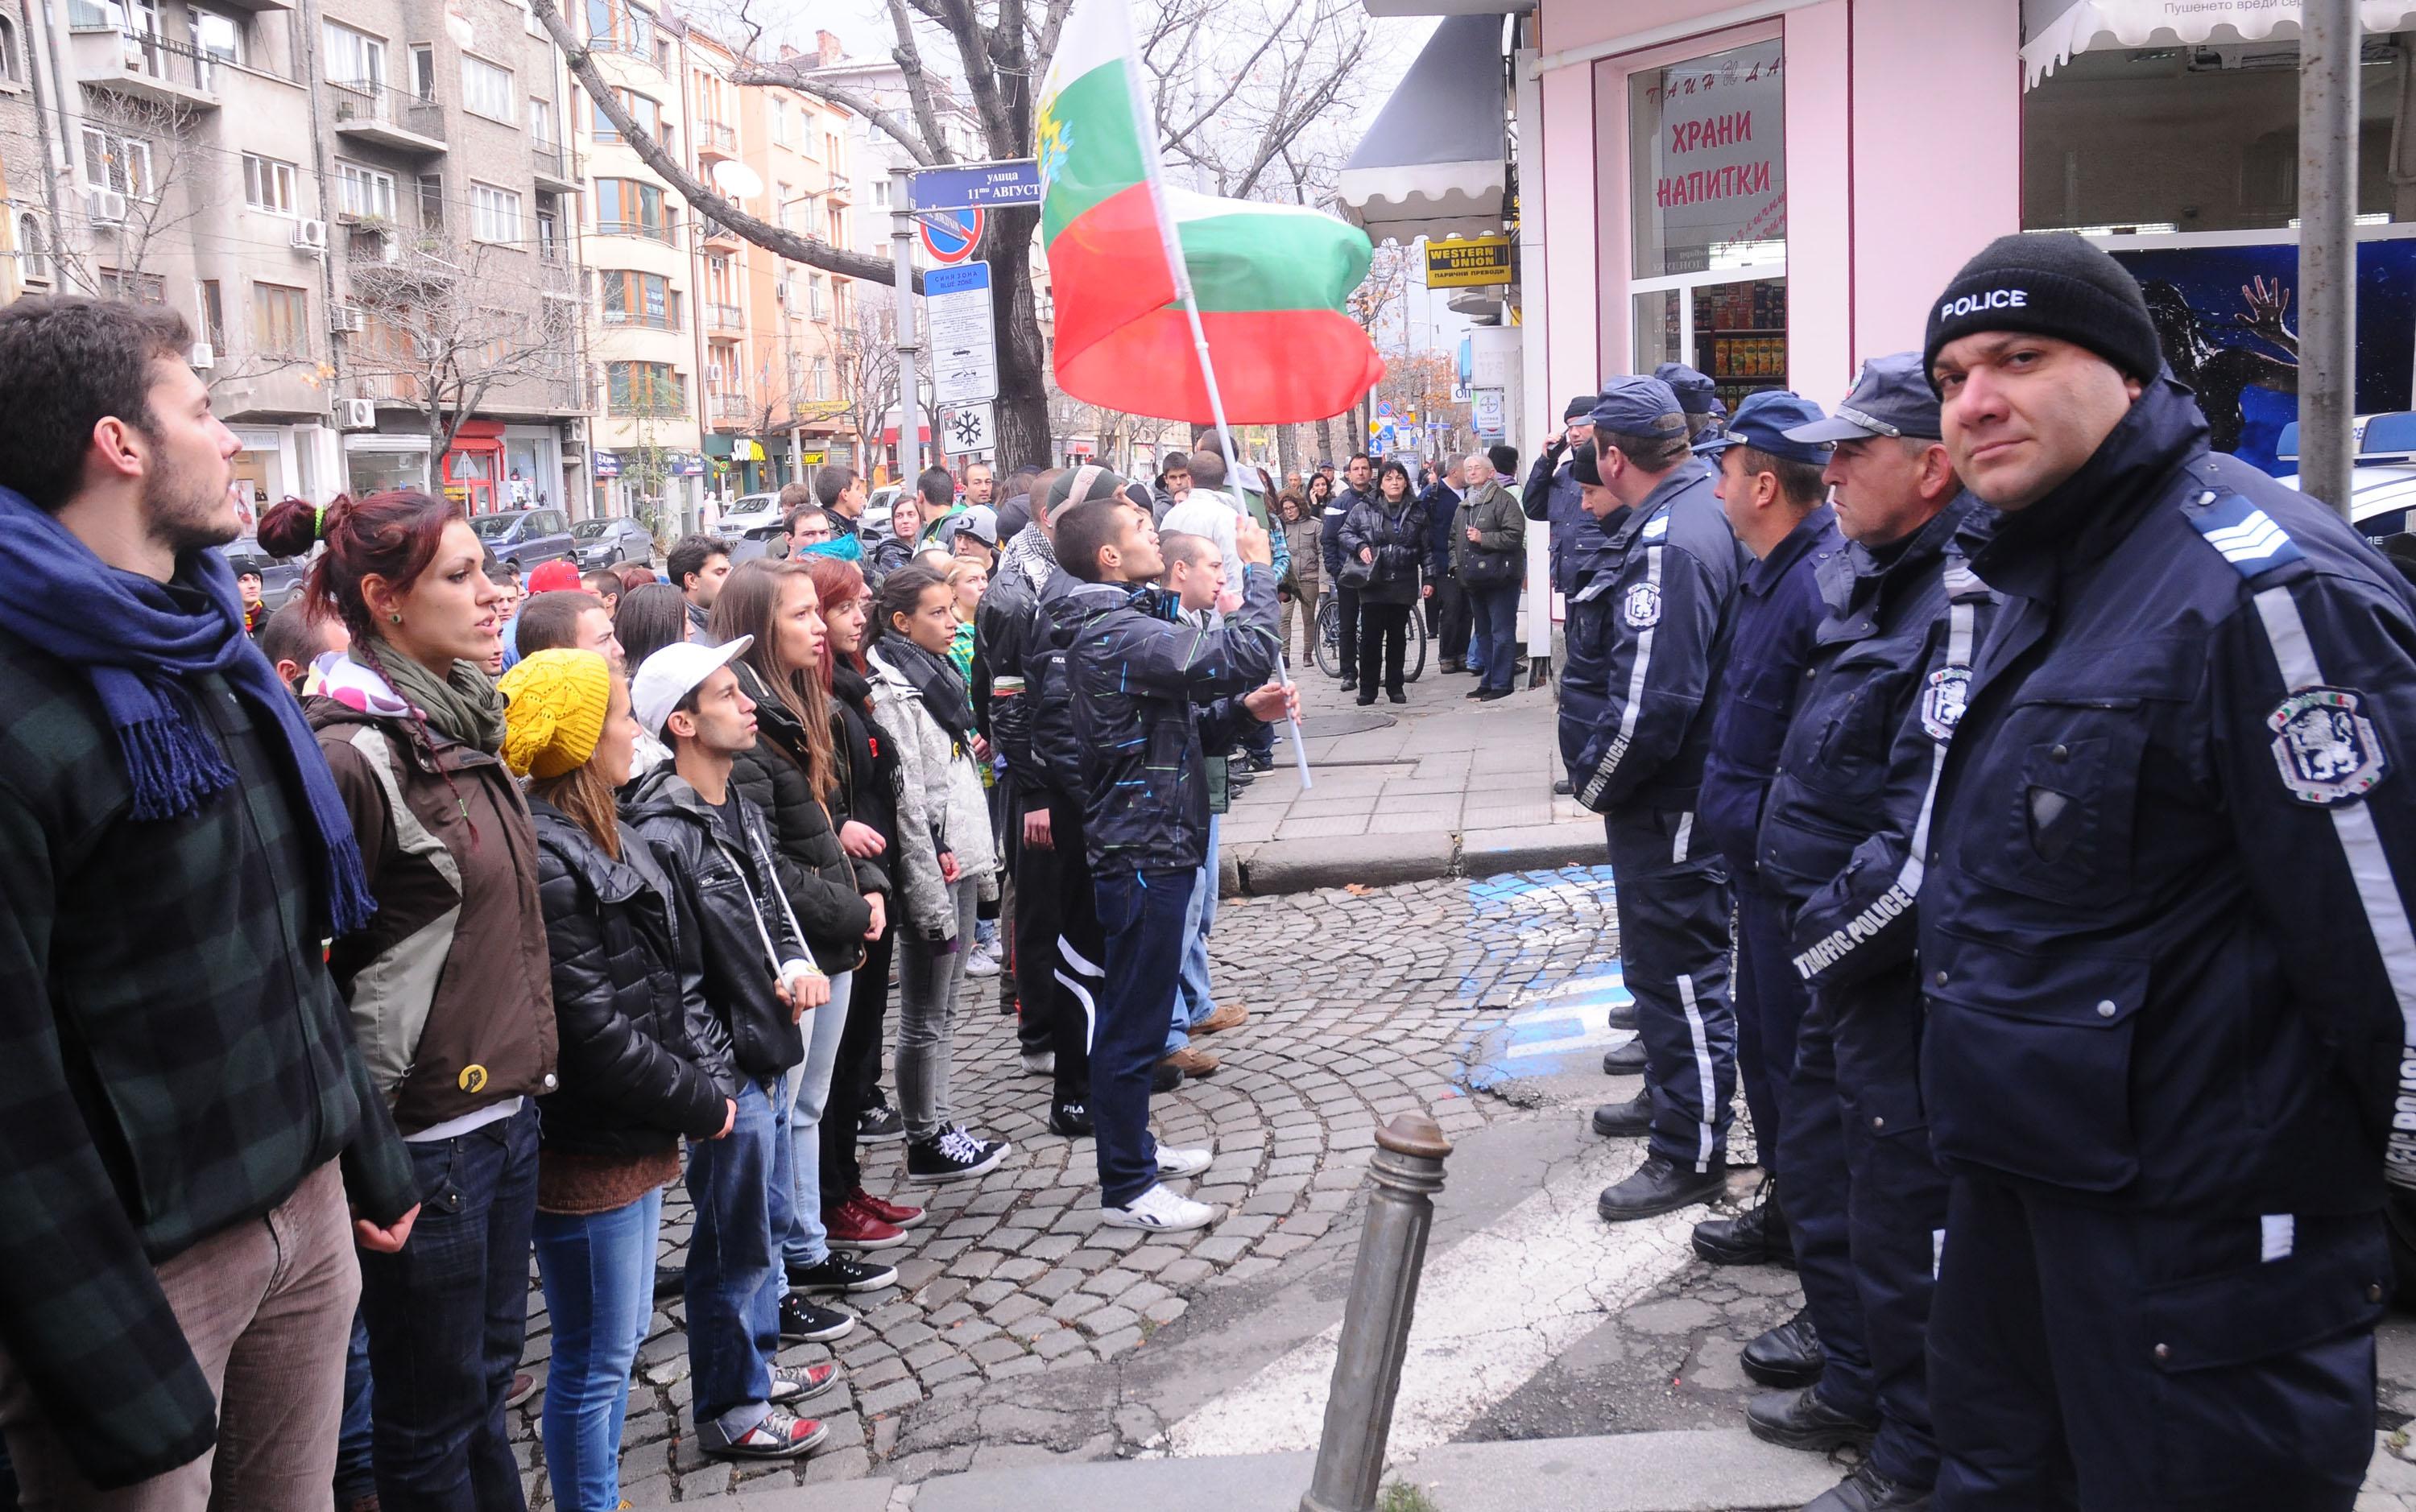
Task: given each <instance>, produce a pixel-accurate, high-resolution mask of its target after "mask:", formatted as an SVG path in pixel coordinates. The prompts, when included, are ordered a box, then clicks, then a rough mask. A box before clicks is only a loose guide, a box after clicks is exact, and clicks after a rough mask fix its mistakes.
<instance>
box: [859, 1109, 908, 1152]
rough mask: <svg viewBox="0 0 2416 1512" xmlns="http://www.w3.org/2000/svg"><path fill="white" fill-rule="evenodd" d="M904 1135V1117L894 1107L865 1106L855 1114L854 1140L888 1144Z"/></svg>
mask: <svg viewBox="0 0 2416 1512" xmlns="http://www.w3.org/2000/svg"><path fill="white" fill-rule="evenodd" d="M905 1137H906V1119H905V1117H904V1115H901V1114H899V1113H898V1110H897V1109H895V1108H867V1109H865V1110H864V1111H863V1112H862V1113H859V1114H857V1115H855V1142H856V1143H857V1144H859V1145H888V1144H892V1143H895V1142H896V1141H898V1140H901V1139H904V1138H905Z"/></svg>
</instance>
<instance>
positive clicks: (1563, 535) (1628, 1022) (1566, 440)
mask: <svg viewBox="0 0 2416 1512" xmlns="http://www.w3.org/2000/svg"><path fill="white" fill-rule="evenodd" d="M1596 397H1597V396H1595V395H1592V394H1580V395H1578V397H1576V398H1574V399H1571V400H1570V401H1569V402H1568V403H1567V405H1566V406H1564V407H1563V409H1562V411H1561V433H1560V434H1559V435H1557V436H1555V437H1553V438H1552V440H1551V442H1550V443H1549V444H1548V445H1547V446H1545V448H1544V449H1543V450H1542V451H1541V452H1539V453H1537V454H1536V457H1535V461H1534V465H1533V466H1532V467H1530V468H1529V469H1528V470H1527V482H1526V485H1525V486H1524V487H1521V488H1520V489H1519V490H1518V503H1519V507H1520V508H1521V509H1523V510H1525V511H1526V515H1527V517H1528V518H1529V519H1539V520H1545V521H1548V522H1549V524H1550V525H1551V528H1552V529H1551V575H1552V590H1553V591H1555V592H1557V593H1560V594H1561V595H1563V597H1566V596H1567V595H1568V593H1569V592H1570V591H1572V590H1573V589H1574V587H1575V586H1576V585H1575V584H1573V583H1571V582H1570V581H1569V579H1568V570H1567V563H1568V560H1569V548H1570V547H1571V546H1574V545H1576V543H1577V539H1578V531H1580V530H1583V529H1586V528H1588V527H1590V526H1591V525H1592V524H1593V516H1589V515H1588V514H1587V513H1586V512H1585V506H1584V505H1583V504H1581V503H1580V502H1578V484H1577V480H1576V479H1575V478H1573V477H1571V476H1570V475H1569V453H1570V449H1571V448H1572V447H1575V446H1576V445H1578V443H1579V442H1583V441H1584V440H1585V439H1586V438H1587V437H1589V436H1591V435H1593V406H1594V400H1595V398H1596ZM1552 791H1553V792H1554V793H1556V794H1559V795H1561V796H1563V797H1565V796H1567V794H1568V791H1569V780H1568V779H1567V778H1566V777H1561V778H1557V779H1555V780H1554V782H1553V783H1552ZM1628 1012H1629V1010H1613V1013H1612V1018H1613V1021H1614V1026H1615V1027H1618V1028H1623V1029H1632V1028H1634V1027H1635V1026H1636V1024H1635V1020H1634V1019H1633V1017H1630V1016H1628ZM1603 1069H1604V1070H1609V1069H1610V1068H1609V1067H1608V1065H1606V1066H1605V1067H1604V1068H1603Z"/></svg>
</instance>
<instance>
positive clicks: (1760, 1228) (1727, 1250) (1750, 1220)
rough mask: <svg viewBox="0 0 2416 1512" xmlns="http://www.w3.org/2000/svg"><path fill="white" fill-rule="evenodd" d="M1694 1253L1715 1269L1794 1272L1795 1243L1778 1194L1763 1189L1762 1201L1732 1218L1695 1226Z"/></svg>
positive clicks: (1765, 1187) (1705, 1221) (1710, 1220)
mask: <svg viewBox="0 0 2416 1512" xmlns="http://www.w3.org/2000/svg"><path fill="white" fill-rule="evenodd" d="M1695 1253H1697V1254H1699V1255H1700V1256H1702V1257H1703V1258H1704V1259H1705V1260H1708V1261H1710V1262H1711V1263H1712V1264H1713V1265H1784V1266H1786V1267H1787V1268H1788V1269H1789V1270H1793V1269H1794V1268H1795V1239H1794V1236H1793V1235H1789V1233H1788V1232H1787V1215H1786V1214H1785V1213H1783V1212H1780V1211H1779V1208H1778V1194H1777V1193H1776V1192H1774V1191H1772V1190H1770V1187H1769V1184H1768V1183H1766V1182H1765V1183H1764V1184H1763V1186H1762V1198H1761V1201H1760V1202H1759V1203H1757V1204H1755V1205H1753V1206H1751V1207H1748V1208H1746V1209H1745V1210H1744V1212H1742V1213H1739V1214H1738V1215H1737V1216H1736V1217H1734V1218H1707V1219H1705V1220H1702V1221H1701V1222H1700V1223H1698V1224H1696V1225H1695Z"/></svg>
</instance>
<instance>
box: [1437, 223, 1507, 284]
mask: <svg viewBox="0 0 2416 1512" xmlns="http://www.w3.org/2000/svg"><path fill="white" fill-rule="evenodd" d="M1510 281H1511V270H1510V238H1509V237H1507V236H1455V237H1453V238H1452V239H1451V240H1449V241H1447V242H1428V243H1427V288H1429V289H1481V288H1483V287H1485V286H1486V285H1487V284H1497V283H1504V284H1506V283H1509V282H1510Z"/></svg>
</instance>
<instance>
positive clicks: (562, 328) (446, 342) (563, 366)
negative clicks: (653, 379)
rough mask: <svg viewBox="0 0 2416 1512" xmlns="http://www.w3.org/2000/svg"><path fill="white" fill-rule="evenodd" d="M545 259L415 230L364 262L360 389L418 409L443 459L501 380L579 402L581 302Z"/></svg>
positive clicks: (356, 280) (358, 291)
mask: <svg viewBox="0 0 2416 1512" xmlns="http://www.w3.org/2000/svg"><path fill="white" fill-rule="evenodd" d="M544 266H550V265H546V264H539V263H536V262H535V260H533V259H532V258H531V257H530V256H529V254H527V253H525V252H522V251H521V250H519V249H517V248H514V247H506V246H503V245H500V244H494V243H488V242H479V241H466V240H464V241H455V240H450V239H447V238H445V237H444V236H443V235H442V234H441V233H430V234H420V235H414V236H410V237H408V238H407V239H405V240H403V241H402V242H400V244H398V246H397V256H396V257H395V259H394V261H392V262H368V261H366V260H363V261H356V262H355V263H354V265H353V297H354V299H355V302H356V303H357V304H358V305H359V306H360V307H361V310H362V321H361V327H362V328H361V330H360V331H359V332H357V333H355V335H354V336H353V337H351V338H350V339H349V341H348V343H347V345H346V347H345V352H344V367H345V370H346V372H347V374H348V375H350V381H351V382H352V384H353V386H354V387H355V388H356V389H357V391H358V392H357V394H356V396H355V397H362V398H375V399H400V400H403V401H405V402H407V403H410V404H412V405H413V406H415V408H417V409H418V411H419V412H420V413H421V415H422V417H423V418H424V419H425V421H426V423H427V427H428V441H429V446H430V456H433V457H443V456H444V455H445V453H446V452H448V451H450V450H452V447H453V439H454V437H455V436H457V435H459V434H460V433H461V424H462V422H463V421H465V420H468V419H469V418H470V417H471V416H472V415H474V414H476V413H477V412H479V411H481V410H482V409H484V408H485V407H486V405H487V401H488V397H489V396H490V395H492V394H494V393H495V391H496V390H497V389H505V390H514V389H521V390H525V389H527V388H529V387H532V386H543V387H545V388H547V389H548V390H549V391H550V392H548V393H546V394H545V395H544V396H543V397H545V398H547V399H548V400H551V401H552V402H555V403H561V404H565V405H567V404H569V403H572V402H575V401H576V399H577V398H579V397H581V396H580V395H579V394H578V387H579V379H578V374H579V360H578V359H579V352H578V328H579V317H578V306H577V305H576V303H575V302H573V301H571V300H569V299H566V298H563V297H560V295H561V294H562V293H564V292H566V291H565V290H558V289H555V288H553V287H551V280H550V278H549V277H548V276H547V274H545V273H543V272H540V271H537V270H538V269H539V268H540V267H544ZM549 296H551V297H549ZM616 408H617V406H616ZM683 408H684V406H683Z"/></svg>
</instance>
